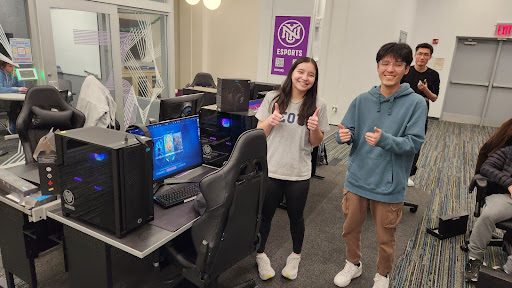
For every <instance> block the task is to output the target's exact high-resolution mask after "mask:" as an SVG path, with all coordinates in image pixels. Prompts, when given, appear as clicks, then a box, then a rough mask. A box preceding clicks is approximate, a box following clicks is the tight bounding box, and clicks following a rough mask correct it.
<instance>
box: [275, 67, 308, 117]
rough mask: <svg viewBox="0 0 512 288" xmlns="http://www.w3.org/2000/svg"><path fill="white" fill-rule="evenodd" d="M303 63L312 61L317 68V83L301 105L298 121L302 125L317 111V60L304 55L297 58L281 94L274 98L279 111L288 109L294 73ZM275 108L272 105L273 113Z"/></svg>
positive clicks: (282, 86) (280, 89) (280, 91)
mask: <svg viewBox="0 0 512 288" xmlns="http://www.w3.org/2000/svg"><path fill="white" fill-rule="evenodd" d="M301 63H312V64H313V66H315V70H316V73H315V83H313V86H311V88H309V90H308V91H307V92H306V95H304V100H303V101H302V104H301V105H300V109H299V115H298V117H297V118H298V119H297V123H299V125H301V126H302V125H304V124H305V123H306V122H307V120H308V118H309V117H311V115H313V113H315V110H316V94H317V92H318V65H317V64H316V61H315V60H313V59H312V58H309V57H302V58H299V59H297V60H295V62H294V63H293V65H292V67H290V70H289V71H288V75H287V76H286V79H285V80H284V82H283V85H281V88H279V94H277V96H276V97H274V100H275V103H277V105H279V111H281V112H284V111H286V109H287V108H288V104H290V101H291V99H292V74H293V71H295V69H296V68H297V66H298V65H299V64H301ZM274 109H275V107H274V106H272V113H273V112H274Z"/></svg>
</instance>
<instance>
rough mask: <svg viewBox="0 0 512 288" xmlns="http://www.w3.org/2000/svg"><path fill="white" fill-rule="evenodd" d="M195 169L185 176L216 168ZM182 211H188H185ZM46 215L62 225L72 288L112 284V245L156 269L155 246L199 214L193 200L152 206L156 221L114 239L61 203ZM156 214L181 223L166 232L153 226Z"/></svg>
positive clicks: (180, 229) (180, 230) (179, 232)
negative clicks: (70, 214) (165, 206)
mask: <svg viewBox="0 0 512 288" xmlns="http://www.w3.org/2000/svg"><path fill="white" fill-rule="evenodd" d="M203 167H205V168H203ZM195 169H196V170H194V169H193V171H192V173H191V174H190V175H189V176H188V177H184V178H185V179H190V178H192V177H194V179H196V178H195V177H198V179H199V180H200V179H201V178H202V175H204V174H208V173H210V172H213V171H215V170H216V168H214V167H209V166H201V167H198V168H195ZM208 171H209V172H208ZM157 209H158V212H157ZM185 211H186V212H187V213H184V212H185ZM192 211H193V212H192ZM183 215H186V216H183ZM192 215H195V216H192ZM47 217H48V218H51V219H54V220H56V221H57V222H60V223H62V224H63V225H64V239H65V250H66V258H67V263H68V268H69V271H68V272H69V274H70V280H71V287H73V288H75V287H84V288H85V287H112V286H113V282H114V281H113V274H112V261H111V260H112V247H114V248H117V249H120V250H122V251H124V252H126V253H128V254H130V255H133V256H135V257H137V258H139V259H143V258H146V257H150V258H151V259H153V266H154V267H155V268H156V269H158V268H159V251H158V249H159V248H160V247H162V246H163V245H164V244H165V243H167V242H169V241H171V240H172V239H174V238H175V237H177V236H178V235H180V234H181V233H183V232H184V231H186V230H188V229H189V228H190V227H192V224H193V223H194V222H195V221H196V220H197V219H198V218H199V214H197V212H195V210H194V207H193V201H191V202H188V203H185V204H181V205H179V206H176V207H172V208H170V209H166V210H163V209H160V208H159V207H158V206H155V220H153V222H149V223H148V224H146V225H143V226H141V227H139V228H137V229H136V230H134V231H131V232H129V233H128V234H127V235H126V236H125V237H124V238H117V237H116V236H115V235H114V234H112V233H109V232H106V231H104V230H102V229H99V228H97V227H95V226H93V225H89V224H87V223H84V222H83V221H79V220H77V219H74V218H70V217H66V216H64V215H63V214H62V209H61V206H58V207H55V208H54V209H52V210H50V211H48V212H47ZM157 217H166V218H167V217H168V219H177V218H179V217H182V218H180V221H182V223H184V225H182V226H181V227H180V228H179V229H178V230H176V231H169V230H166V229H164V228H161V227H158V226H156V225H154V224H155V222H156V218H157ZM183 217H187V219H183ZM141 261H142V260H141Z"/></svg>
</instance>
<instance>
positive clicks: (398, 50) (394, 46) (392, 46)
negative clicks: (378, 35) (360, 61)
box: [376, 42, 412, 66]
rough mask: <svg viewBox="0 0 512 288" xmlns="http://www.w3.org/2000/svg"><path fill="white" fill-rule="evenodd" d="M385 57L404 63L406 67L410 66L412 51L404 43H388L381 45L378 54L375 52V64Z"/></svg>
mask: <svg viewBox="0 0 512 288" xmlns="http://www.w3.org/2000/svg"><path fill="white" fill-rule="evenodd" d="M386 56H391V57H393V58H395V59H396V60H400V61H404V62H405V64H406V65H407V66H411V63H412V49H411V46H409V45H407V44H406V43H396V42H390V43H387V44H384V45H382V47H380V49H379V52H377V58H376V59H377V63H379V61H380V60H382V58H384V57H386Z"/></svg>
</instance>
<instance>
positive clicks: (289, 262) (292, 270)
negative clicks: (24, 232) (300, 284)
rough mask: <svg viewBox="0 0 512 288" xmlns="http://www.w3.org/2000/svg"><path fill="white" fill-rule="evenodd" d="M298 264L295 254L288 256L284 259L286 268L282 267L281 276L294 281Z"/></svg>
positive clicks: (297, 257)
mask: <svg viewBox="0 0 512 288" xmlns="http://www.w3.org/2000/svg"><path fill="white" fill-rule="evenodd" d="M299 263H300V256H297V254H293V253H292V254H290V255H289V256H288V258H286V266H284V268H283V271H281V275H283V276H284V277H286V278H288V279H290V280H294V279H295V278H297V272H298V271H299Z"/></svg>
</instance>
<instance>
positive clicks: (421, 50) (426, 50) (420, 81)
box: [402, 43, 439, 186]
mask: <svg viewBox="0 0 512 288" xmlns="http://www.w3.org/2000/svg"><path fill="white" fill-rule="evenodd" d="M433 53H434V47H432V45H430V44H428V43H421V44H418V46H416V53H415V54H414V60H415V61H414V62H415V63H414V66H412V67H411V69H409V73H407V74H406V75H405V76H404V78H402V83H409V85H411V88H412V90H414V92H416V93H418V94H419V95H421V96H423V97H424V98H425V101H426V102H427V117H428V109H429V107H430V101H432V102H435V101H436V100H437V95H439V73H437V71H435V70H433V69H430V68H428V67H427V63H428V61H429V60H430V58H432V54H433ZM427 126H428V119H425V135H426V133H427ZM419 156H420V151H418V153H416V155H414V161H413V164H412V168H411V173H410V176H413V175H415V174H416V170H417V169H418V167H417V166H416V164H417V163H418V158H419ZM407 184H408V186H414V182H413V181H412V180H411V178H409V181H408V183H407Z"/></svg>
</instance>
